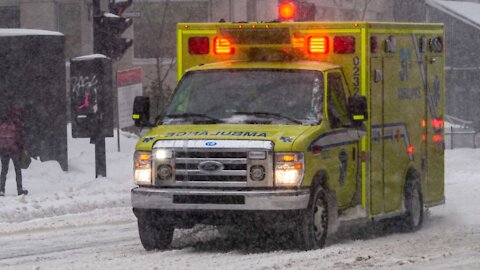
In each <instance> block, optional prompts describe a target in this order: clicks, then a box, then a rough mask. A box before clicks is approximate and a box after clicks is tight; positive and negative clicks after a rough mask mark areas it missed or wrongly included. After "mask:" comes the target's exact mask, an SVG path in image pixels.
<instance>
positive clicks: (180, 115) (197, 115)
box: [164, 113, 222, 124]
mask: <svg viewBox="0 0 480 270" xmlns="http://www.w3.org/2000/svg"><path fill="white" fill-rule="evenodd" d="M164 117H168V118H203V119H204V120H207V121H209V122H212V123H214V124H217V123H221V122H222V121H221V120H220V119H217V118H215V117H211V116H208V115H206V114H203V113H178V114H166V115H164Z"/></svg>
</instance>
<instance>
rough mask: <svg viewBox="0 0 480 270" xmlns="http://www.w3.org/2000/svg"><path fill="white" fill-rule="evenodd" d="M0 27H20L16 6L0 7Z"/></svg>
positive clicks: (18, 9)
mask: <svg viewBox="0 0 480 270" xmlns="http://www.w3.org/2000/svg"><path fill="white" fill-rule="evenodd" d="M0 28H20V8H19V7H18V6H3V7H0Z"/></svg>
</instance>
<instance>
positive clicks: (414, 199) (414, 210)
mask: <svg viewBox="0 0 480 270" xmlns="http://www.w3.org/2000/svg"><path fill="white" fill-rule="evenodd" d="M405 208H406V213H405V217H404V229H405V231H407V232H413V231H417V230H418V229H420V228H421V227H422V223H423V197H422V191H421V188H420V184H419V183H418V181H416V180H414V181H408V182H407V184H406V186H405Z"/></svg>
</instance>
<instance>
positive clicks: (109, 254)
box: [0, 135, 480, 270]
mask: <svg viewBox="0 0 480 270" xmlns="http://www.w3.org/2000/svg"><path fill="white" fill-rule="evenodd" d="M124 136H125V135H124ZM122 140H123V144H122V152H120V153H117V152H116V151H115V150H116V149H115V147H114V142H115V141H114V139H112V140H110V141H107V150H108V149H109V148H110V152H109V153H107V158H108V159H109V165H108V166H109V167H108V170H109V177H108V178H106V179H94V178H93V177H91V176H92V175H93V164H92V161H91V160H90V159H91V156H92V155H93V153H92V152H93V147H91V146H90V145H88V142H85V141H76V142H75V144H72V146H70V151H71V152H72V153H69V159H70V161H71V164H72V166H71V171H70V172H68V173H66V172H62V171H61V170H59V167H58V165H57V164H53V163H48V162H47V163H40V162H37V161H34V162H33V163H32V167H31V168H30V169H29V170H27V171H26V172H25V179H26V180H25V186H26V187H28V188H29V189H30V191H31V194H30V195H28V196H26V197H17V196H14V179H13V175H12V174H10V175H9V178H8V179H7V197H5V198H1V199H0V269H29V270H31V269H102V270H104V269H222V270H228V269H480V207H479V205H480V196H478V194H479V193H480V166H478V164H479V162H480V150H473V149H458V150H453V151H452V150H448V151H447V155H446V157H447V158H446V197H447V203H446V205H444V206H440V207H437V208H433V209H431V211H430V217H429V218H427V219H426V220H425V224H424V227H423V229H422V230H420V231H418V232H416V233H408V234H401V233H388V234H386V235H381V236H376V237H369V238H362V239H353V238H348V237H347V238H342V239H338V240H336V241H333V242H332V243H330V244H329V245H327V246H326V247H325V248H324V249H322V250H315V251H308V252H305V251H299V250H272V249H270V248H267V249H262V248H260V249H259V248H257V247H252V246H249V245H247V246H245V245H243V244H238V243H233V242H232V241H233V240H232V239H228V238H227V239H226V238H224V237H222V236H221V235H220V234H219V233H218V232H217V231H216V230H215V229H214V228H213V227H201V226H198V227H196V228H194V229H193V230H177V231H176V232H175V236H174V246H173V248H172V249H171V250H168V251H154V252H146V251H145V250H144V249H143V248H142V246H141V244H140V242H139V239H138V235H137V227H136V220H135V217H134V216H133V214H132V212H131V209H130V206H129V196H130V195H129V189H130V187H131V154H132V151H133V150H132V149H133V145H134V142H135V139H134V138H123V139H122ZM78 142H80V143H78ZM70 143H73V142H72V141H70Z"/></svg>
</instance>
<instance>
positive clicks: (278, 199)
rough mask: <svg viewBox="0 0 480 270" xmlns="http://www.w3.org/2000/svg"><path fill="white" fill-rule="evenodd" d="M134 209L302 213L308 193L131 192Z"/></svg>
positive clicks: (177, 190)
mask: <svg viewBox="0 0 480 270" xmlns="http://www.w3.org/2000/svg"><path fill="white" fill-rule="evenodd" d="M131 193H132V207H133V208H134V209H157V210H167V211H172V210H239V211H242V210H261V211H263V210H264V211H271V210H300V209H306V208H307V206H308V201H309V199H310V190H309V189H300V190H255V191H233V190H208V189H176V188H164V189H159V188H145V187H137V188H134V189H132V192H131Z"/></svg>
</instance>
